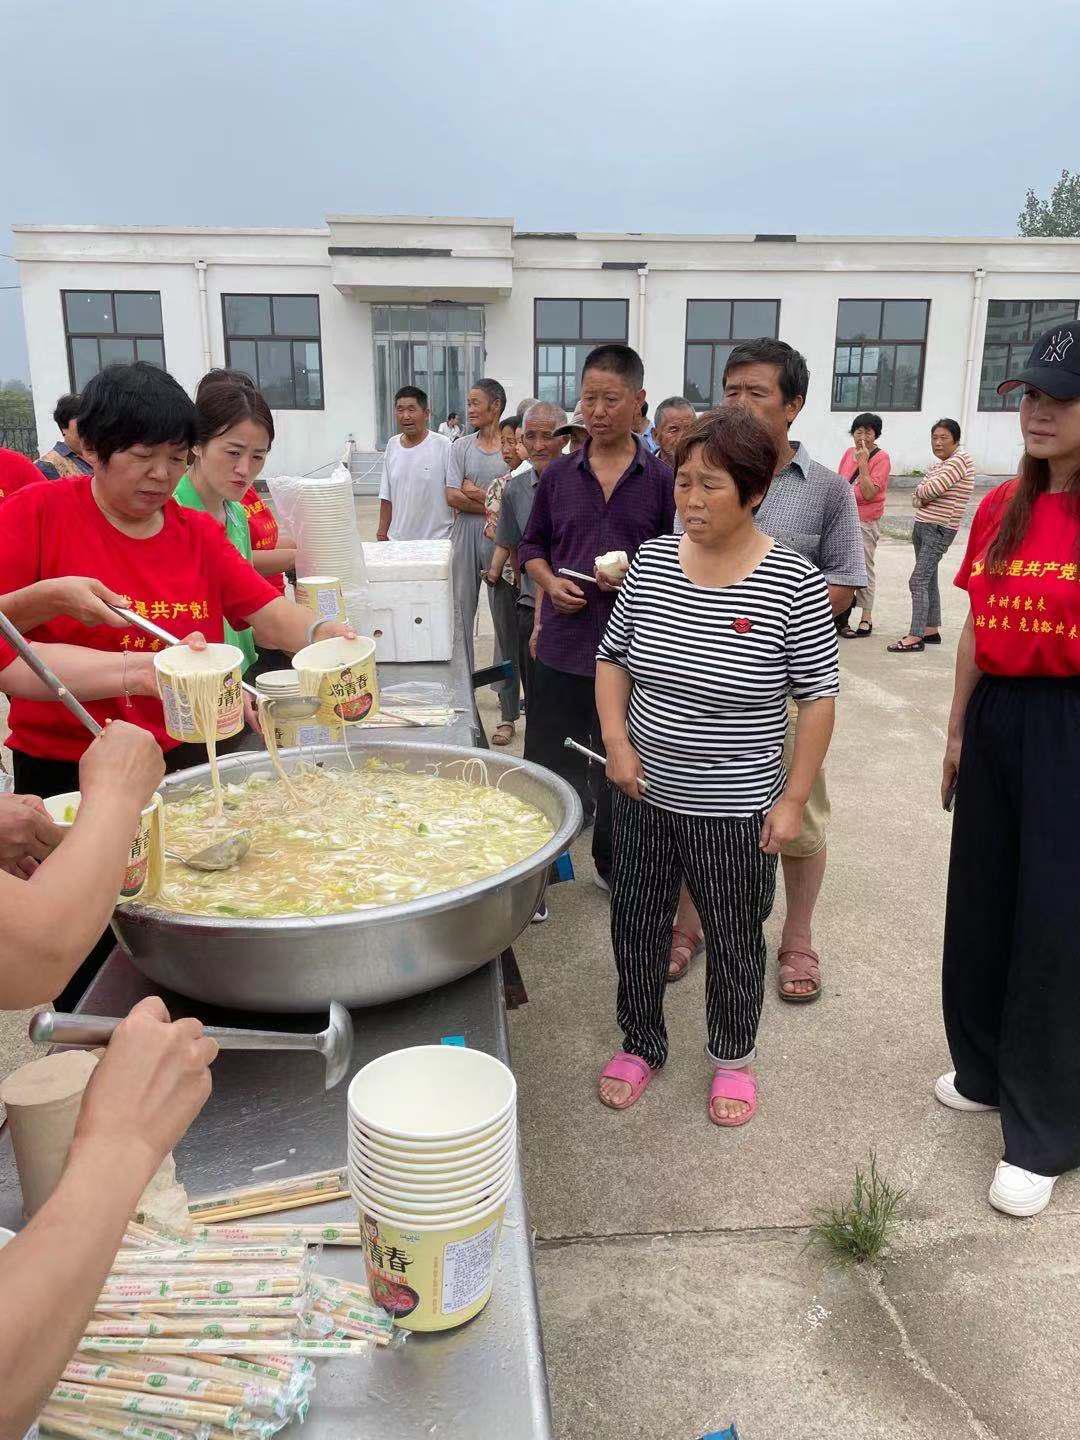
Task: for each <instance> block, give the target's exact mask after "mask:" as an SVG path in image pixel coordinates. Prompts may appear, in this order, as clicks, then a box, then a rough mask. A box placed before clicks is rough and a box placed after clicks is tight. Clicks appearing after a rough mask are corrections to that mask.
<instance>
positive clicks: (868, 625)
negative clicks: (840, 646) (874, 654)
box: [855, 620, 874, 640]
mask: <svg viewBox="0 0 1080 1440" xmlns="http://www.w3.org/2000/svg"><path fill="white" fill-rule="evenodd" d="M873 633H874V622H873V621H872V620H860V621H859V628H858V629H857V630H856V631H855V639H856V640H865V639H866V637H867V635H872V634H873Z"/></svg>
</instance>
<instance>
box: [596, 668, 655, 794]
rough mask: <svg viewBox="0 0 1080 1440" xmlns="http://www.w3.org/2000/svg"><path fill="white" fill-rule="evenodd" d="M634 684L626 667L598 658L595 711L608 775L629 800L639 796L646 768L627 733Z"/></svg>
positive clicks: (641, 792)
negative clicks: (644, 768) (628, 710)
mask: <svg viewBox="0 0 1080 1440" xmlns="http://www.w3.org/2000/svg"><path fill="white" fill-rule="evenodd" d="M633 684H634V682H633V680H632V679H631V678H630V672H629V670H626V669H624V668H623V667H622V666H621V665H619V664H617V663H616V662H614V661H607V660H598V661H597V664H596V713H597V714H598V715H599V717H600V733H601V735H602V736H603V740H604V753H605V754H606V756H607V770H606V773H607V778H608V779H609V780H610V781H611V783H612V784H613V785H617V786H618V787H619V789H620V790H621V791H622V792H623V794H624V795H629V796H630V798H631V800H640V799H641V796H642V794H643V791H642V789H641V781H642V780H643V779H644V778H645V772H644V771H643V770H642V768H641V760H640V759H639V758H638V753H637V751H636V750H635V749H634V747H633V745H631V743H630V736H629V735H628V734H627V733H626V711H627V708H628V707H629V704H630V691H631V690H632V689H633Z"/></svg>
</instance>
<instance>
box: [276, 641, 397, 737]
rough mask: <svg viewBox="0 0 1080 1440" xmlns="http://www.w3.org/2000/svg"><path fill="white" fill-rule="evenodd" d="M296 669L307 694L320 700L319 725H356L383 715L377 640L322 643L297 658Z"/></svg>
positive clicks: (295, 656)
mask: <svg viewBox="0 0 1080 1440" xmlns="http://www.w3.org/2000/svg"><path fill="white" fill-rule="evenodd" d="M293 668H294V669H295V670H296V671H297V673H298V674H299V676H300V687H301V689H302V690H303V692H304V694H305V695H314V696H316V697H317V698H318V701H319V708H318V710H317V711H316V712H315V714H314V715H313V716H312V719H313V721H314V722H315V723H316V724H318V725H356V724H359V722H360V721H361V720H366V719H367V718H368V716H369V715H377V714H378V713H379V681H378V675H377V673H376V669H375V641H374V640H369V639H367V638H366V637H364V636H357V638H356V639H355V640H346V639H344V638H336V639H333V640H318V641H316V643H315V644H314V645H308V646H307V647H306V648H305V649H303V650H301V651H300V652H299V653H298V654H296V655H294V656H293Z"/></svg>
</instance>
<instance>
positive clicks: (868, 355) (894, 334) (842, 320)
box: [832, 300, 930, 410]
mask: <svg viewBox="0 0 1080 1440" xmlns="http://www.w3.org/2000/svg"><path fill="white" fill-rule="evenodd" d="M929 316H930V302H929V300H840V301H838V302H837V307H836V350H835V353H834V357H833V387H832V408H833V409H834V410H918V409H920V408H921V406H922V377H923V370H924V367H925V363H926V331H927V323H928V320H929ZM852 341H855V342H862V343H855V344H852V343H851V342H852ZM897 341H901V342H906V343H900V344H897V343H896V342H897Z"/></svg>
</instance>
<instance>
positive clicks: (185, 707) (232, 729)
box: [154, 645, 244, 743]
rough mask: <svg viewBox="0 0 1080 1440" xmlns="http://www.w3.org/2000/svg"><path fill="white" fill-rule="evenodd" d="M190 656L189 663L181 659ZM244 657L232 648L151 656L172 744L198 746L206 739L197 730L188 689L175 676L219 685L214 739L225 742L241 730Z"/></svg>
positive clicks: (211, 647)
mask: <svg viewBox="0 0 1080 1440" xmlns="http://www.w3.org/2000/svg"><path fill="white" fill-rule="evenodd" d="M186 656H191V657H192V658H191V659H186V658H184V657H186ZM243 664H244V653H243V651H242V650H238V649H237V648H236V646H235V645H208V646H207V647H206V649H205V650H189V649H188V648H187V647H186V646H183V647H182V646H175V647H173V649H171V650H162V651H159V652H158V654H156V655H155V656H154V669H155V671H156V673H157V686H158V694H159V695H160V696H161V704H162V707H163V709H164V711H165V729H166V730H167V731H168V732H169V734H170V735H171V736H172V738H173V739H174V740H180V741H187V742H194V743H200V742H203V741H204V740H205V736H204V735H203V733H202V731H201V730H200V729H199V728H198V724H197V721H196V717H195V713H194V710H193V708H192V705H191V700H190V698H189V695H188V691H187V687H186V686H185V685H184V683H183V679H182V678H181V679H180V681H179V683H177V676H180V677H184V676H191V675H200V676H202V675H209V676H217V678H218V680H219V683H220V686H221V688H220V691H219V693H218V703H217V739H218V740H228V739H229V738H230V736H232V735H237V734H239V732H240V731H241V730H242V729H243V728H244V692H243V690H242V689H241V688H240V679H241V675H242V673H243Z"/></svg>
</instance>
